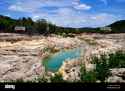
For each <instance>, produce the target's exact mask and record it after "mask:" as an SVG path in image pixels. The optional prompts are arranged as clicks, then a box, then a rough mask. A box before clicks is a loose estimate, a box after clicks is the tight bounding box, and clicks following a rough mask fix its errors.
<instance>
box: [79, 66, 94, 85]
mask: <svg viewBox="0 0 125 91" xmlns="http://www.w3.org/2000/svg"><path fill="white" fill-rule="evenodd" d="M80 72H81V76H80V77H81V82H84V83H89V82H90V83H94V82H96V74H95V72H94V71H88V72H87V71H86V69H85V66H81V69H80Z"/></svg>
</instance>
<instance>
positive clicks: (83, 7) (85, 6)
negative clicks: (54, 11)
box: [74, 4, 91, 10]
mask: <svg viewBox="0 0 125 91" xmlns="http://www.w3.org/2000/svg"><path fill="white" fill-rule="evenodd" d="M74 8H75V9H78V10H89V9H91V6H89V5H86V4H79V5H76V6H74Z"/></svg>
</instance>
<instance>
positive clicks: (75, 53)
mask: <svg viewBox="0 0 125 91" xmlns="http://www.w3.org/2000/svg"><path fill="white" fill-rule="evenodd" d="M80 55H81V48H74V49H70V50H61V51H60V52H58V53H55V54H53V55H51V56H49V57H48V58H46V59H45V60H43V65H44V66H45V68H46V69H47V70H50V71H54V72H55V71H58V69H59V68H60V67H61V65H62V63H63V61H65V60H66V59H74V58H78V57H80Z"/></svg>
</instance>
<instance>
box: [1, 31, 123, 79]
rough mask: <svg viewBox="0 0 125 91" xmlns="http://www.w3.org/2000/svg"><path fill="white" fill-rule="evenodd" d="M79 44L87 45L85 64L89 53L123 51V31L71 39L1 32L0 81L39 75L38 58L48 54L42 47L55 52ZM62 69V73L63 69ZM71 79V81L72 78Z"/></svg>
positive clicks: (39, 63)
mask: <svg viewBox="0 0 125 91" xmlns="http://www.w3.org/2000/svg"><path fill="white" fill-rule="evenodd" d="M81 44H82V46H83V47H85V48H86V51H85V53H84V55H83V57H84V60H82V61H84V62H85V63H86V65H88V64H89V57H90V55H92V54H100V53H101V52H104V51H105V52H110V51H115V50H119V49H122V50H124V49H125V47H124V46H125V34H108V35H100V34H81V35H77V36H76V37H74V38H70V37H67V38H63V37H61V36H56V35H53V36H48V37H45V36H27V35H20V34H9V33H0V81H10V80H20V79H23V80H26V81H27V80H33V79H34V78H35V77H37V76H39V75H40V76H43V75H44V74H45V68H44V66H43V65H42V64H41V60H43V59H44V57H45V56H47V55H49V52H48V54H47V52H45V51H44V49H46V48H50V49H53V50H54V51H55V52H56V51H59V50H61V49H70V48H74V47H77V46H80V45H81ZM73 63H74V62H73ZM70 65H71V64H70ZM62 66H63V65H62ZM71 67H72V69H73V66H71ZM87 67H88V66H87ZM61 68H63V67H61ZM89 68H91V67H88V69H89ZM63 69H64V68H63ZM69 69H70V68H69ZM75 69H79V67H77V66H75ZM61 71H62V73H65V72H63V71H64V70H61ZM63 76H64V78H65V79H68V77H67V74H66V75H64V74H63ZM66 77H67V78H66ZM71 78H72V80H73V78H74V77H71ZM78 79H79V78H78Z"/></svg>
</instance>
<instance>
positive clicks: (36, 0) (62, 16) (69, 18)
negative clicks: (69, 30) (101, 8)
mask: <svg viewBox="0 0 125 91" xmlns="http://www.w3.org/2000/svg"><path fill="white" fill-rule="evenodd" d="M20 1H21V2H16V3H14V4H12V5H11V6H9V10H11V11H12V10H14V11H20V12H25V13H28V14H30V16H31V17H32V19H33V20H37V19H39V18H43V19H47V20H48V21H51V22H52V23H54V24H56V25H59V26H66V27H67V26H68V27H81V26H82V27H90V26H91V27H96V26H104V25H106V24H110V23H112V22H113V21H115V20H117V19H118V18H117V17H116V16H115V15H112V14H108V13H96V14H91V13H85V12H84V11H82V12H81V10H90V9H91V8H92V6H89V5H87V4H85V3H80V2H79V0H26V1H25V0H20ZM103 1H104V0H103ZM45 7H56V9H54V10H51V11H50V10H44V9H43V8H45Z"/></svg>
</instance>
